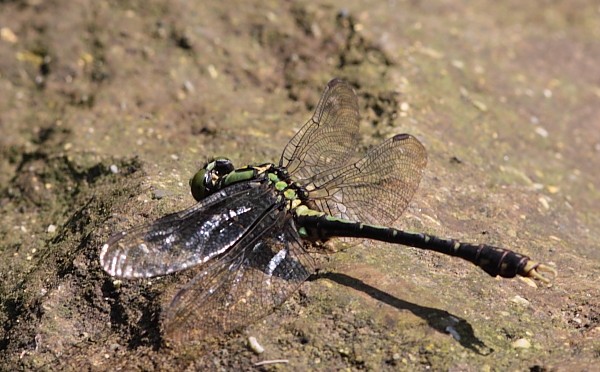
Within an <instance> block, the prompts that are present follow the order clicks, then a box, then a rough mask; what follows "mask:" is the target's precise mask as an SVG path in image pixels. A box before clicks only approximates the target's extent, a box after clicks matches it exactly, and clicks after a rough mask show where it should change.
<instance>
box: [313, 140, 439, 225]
mask: <svg viewBox="0 0 600 372" xmlns="http://www.w3.org/2000/svg"><path fill="white" fill-rule="evenodd" d="M426 164H427V153H426V151H425V148H424V147H423V145H422V144H421V143H420V142H419V141H418V140H417V139H416V138H415V137H413V136H411V135H409V134H399V135H396V136H394V137H393V138H390V139H388V140H386V141H385V142H383V143H381V144H380V145H379V146H377V147H375V148H373V149H372V150H371V151H369V152H368V153H367V154H366V156H365V157H364V158H362V159H361V160H359V161H358V162H357V163H356V164H352V165H348V166H344V167H339V168H334V169H331V170H330V171H329V172H327V173H322V174H321V175H319V177H316V178H315V179H314V180H313V182H312V184H308V185H307V188H308V189H309V190H311V191H310V198H311V199H314V200H315V202H316V203H317V205H318V206H319V207H320V209H321V210H322V211H324V212H326V213H329V214H331V215H332V216H334V217H339V218H344V219H349V220H353V221H361V222H365V223H370V224H376V225H392V224H393V223H394V222H395V221H396V220H397V219H398V218H399V217H400V215H401V214H402V212H403V211H404V209H405V208H406V207H407V206H408V203H409V202H410V200H411V198H412V196H413V194H414V193H415V191H416V190H417V188H418V186H419V182H420V181H421V176H422V173H423V170H424V169H425V166H426Z"/></svg>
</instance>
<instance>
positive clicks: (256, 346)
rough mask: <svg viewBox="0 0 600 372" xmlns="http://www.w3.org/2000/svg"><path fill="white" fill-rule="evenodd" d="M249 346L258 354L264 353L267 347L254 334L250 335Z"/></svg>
mask: <svg viewBox="0 0 600 372" xmlns="http://www.w3.org/2000/svg"><path fill="white" fill-rule="evenodd" d="M248 346H249V347H250V349H251V350H252V351H254V352H255V353H256V354H262V353H263V352H264V351H265V348H264V347H262V346H261V345H260V344H259V343H258V340H257V339H256V337H254V336H250V337H248Z"/></svg>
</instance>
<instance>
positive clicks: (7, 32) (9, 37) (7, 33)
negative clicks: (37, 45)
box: [0, 27, 19, 44]
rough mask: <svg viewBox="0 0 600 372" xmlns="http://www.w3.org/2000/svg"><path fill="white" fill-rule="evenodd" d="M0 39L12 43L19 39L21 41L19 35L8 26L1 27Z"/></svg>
mask: <svg viewBox="0 0 600 372" xmlns="http://www.w3.org/2000/svg"><path fill="white" fill-rule="evenodd" d="M0 39H2V40H4V41H6V42H8V43H11V44H14V43H16V42H17V41H19V38H18V37H17V35H15V33H14V32H13V31H12V30H11V29H10V28H8V27H2V28H0Z"/></svg>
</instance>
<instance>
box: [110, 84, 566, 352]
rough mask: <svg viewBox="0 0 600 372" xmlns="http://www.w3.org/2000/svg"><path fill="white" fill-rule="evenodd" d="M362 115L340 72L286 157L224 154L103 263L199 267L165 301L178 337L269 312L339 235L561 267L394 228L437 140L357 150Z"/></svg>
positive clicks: (120, 267) (514, 268) (151, 271)
mask: <svg viewBox="0 0 600 372" xmlns="http://www.w3.org/2000/svg"><path fill="white" fill-rule="evenodd" d="M359 121H360V119H359V110H358V98H357V95H356V92H355V91H354V89H353V87H352V86H351V85H350V84H349V83H348V82H346V81H344V80H341V79H333V80H331V81H330V82H329V83H328V84H327V86H326V88H325V90H324V92H323V95H322V97H321V99H320V100H319V103H318V104H317V106H316V109H315V112H314V114H313V116H312V117H311V119H310V120H309V121H308V122H307V123H306V124H305V125H304V126H302V127H301V129H300V130H299V131H298V132H297V133H296V134H295V135H294V136H293V138H292V139H291V140H290V141H289V143H288V144H287V145H286V146H285V148H284V150H283V154H282V155H281V158H280V160H279V163H277V164H275V163H265V164H258V165H248V166H245V167H242V168H237V169H236V168H235V167H234V165H233V163H232V162H231V160H229V159H228V158H224V157H218V158H215V159H213V160H211V161H209V162H207V163H206V164H205V165H204V166H203V167H202V168H201V169H200V170H199V171H198V172H197V173H196V174H195V175H194V176H193V177H192V178H191V179H190V186H191V192H192V195H193V197H194V198H195V199H196V201H197V203H196V204H195V205H193V206H192V207H190V208H188V209H185V210H183V211H180V212H177V213H173V214H169V215H167V216H165V217H162V218H160V219H158V220H156V221H154V222H152V223H150V224H147V225H144V226H140V227H136V228H133V229H131V230H128V231H124V232H120V233H117V234H114V235H112V236H111V237H110V238H109V239H108V241H107V242H106V244H104V245H103V246H102V247H101V249H100V254H99V258H100V265H101V267H102V268H103V269H104V271H106V272H107V273H108V274H109V275H111V276H113V277H117V278H152V277H156V276H162V275H168V274H171V273H176V272H180V271H183V270H186V269H191V268H193V267H195V268H197V271H198V273H197V274H195V276H193V278H192V279H191V280H190V281H189V282H187V283H186V284H185V285H184V286H183V287H182V288H181V289H179V290H178V292H177V293H176V294H175V296H174V297H173V299H172V300H171V302H170V304H168V305H167V306H166V307H165V308H164V309H163V311H162V327H163V332H164V335H165V336H166V338H167V339H168V340H170V341H172V342H175V343H183V342H190V341H191V342H193V341H200V340H202V339H205V338H206V337H209V336H219V335H221V334H223V333H227V332H230V331H233V330H237V329H240V328H243V327H244V326H247V325H249V324H251V323H253V322H255V321H257V320H258V319H260V318H262V317H264V316H265V315H267V314H268V313H269V312H271V311H272V309H274V308H276V307H277V306H279V305H281V304H282V303H283V302H285V301H286V300H287V298H288V297H289V296H290V295H291V294H293V293H294V291H296V290H297V289H298V287H299V286H300V285H301V284H302V283H303V282H304V281H305V280H306V279H307V278H308V277H309V276H310V275H311V274H313V273H314V272H315V270H316V265H315V258H314V256H313V254H314V252H315V251H316V252H318V251H319V250H320V249H322V250H325V249H327V246H328V245H330V244H331V242H332V241H334V240H332V239H334V238H342V240H346V239H350V240H352V238H358V239H370V240H375V241H381V242H387V243H393V244H399V245H404V246H411V247H417V248H422V249H425V250H432V251H436V252H439V253H442V254H446V255H450V256H454V257H458V258H462V259H464V260H466V261H469V262H471V263H473V264H475V265H477V266H478V267H480V268H481V269H483V270H484V271H485V272H486V273H488V274H489V275H491V276H500V277H504V278H512V277H515V276H517V275H518V276H522V277H528V278H533V279H537V280H540V281H542V282H549V281H550V280H551V279H549V277H548V275H549V274H551V275H552V276H556V274H557V273H556V270H555V269H554V268H552V267H551V266H549V265H546V264H543V263H539V262H537V261H533V260H532V259H530V258H529V257H528V256H525V255H523V254H520V253H516V252H514V251H511V250H508V249H504V248H499V247H495V246H491V245H486V244H470V243H463V242H459V241H457V240H453V239H442V238H438V237H436V236H432V235H429V234H425V233H415V232H409V231H403V230H400V229H397V228H393V227H388V226H392V225H393V224H394V223H395V222H396V221H397V220H398V219H399V217H400V215H401V214H402V213H403V211H404V210H405V209H406V207H407V206H408V204H409V202H410V201H411V199H412V197H413V195H414V193H415V191H416V190H417V187H418V185H419V183H420V181H421V177H422V174H423V171H424V169H425V166H426V164H427V154H426V150H425V148H424V147H423V145H422V144H421V143H420V142H419V140H417V139H416V138H415V137H413V136H412V135H409V134H398V135H395V136H393V137H392V138H390V139H388V140H385V141H383V142H382V143H380V144H379V145H377V146H375V147H373V148H372V149H371V150H369V151H368V152H367V153H366V154H362V155H361V154H357V151H356V149H357V148H358V146H359V134H358V133H359V130H358V129H359Z"/></svg>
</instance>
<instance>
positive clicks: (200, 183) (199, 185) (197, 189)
mask: <svg viewBox="0 0 600 372" xmlns="http://www.w3.org/2000/svg"><path fill="white" fill-rule="evenodd" d="M205 182H206V169H204V168H202V169H200V170H199V171H198V172H196V174H194V177H192V178H190V189H191V190H192V196H193V197H194V199H196V201H200V200H202V199H204V198H205V197H206V196H207V190H206V184H205Z"/></svg>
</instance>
